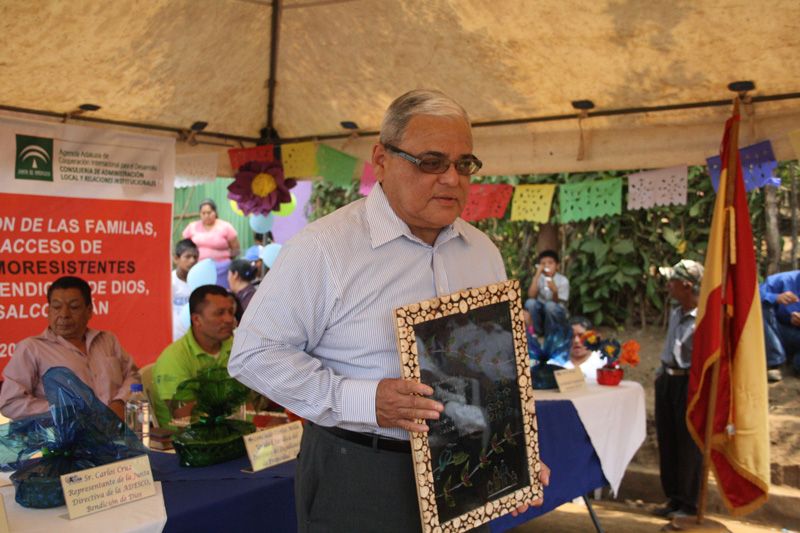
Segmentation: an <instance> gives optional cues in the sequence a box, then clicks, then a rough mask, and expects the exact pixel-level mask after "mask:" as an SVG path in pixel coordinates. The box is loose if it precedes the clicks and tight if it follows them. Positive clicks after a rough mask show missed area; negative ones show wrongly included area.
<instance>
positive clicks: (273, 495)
mask: <svg viewBox="0 0 800 533" xmlns="http://www.w3.org/2000/svg"><path fill="white" fill-rule="evenodd" d="M536 410H537V414H538V423H539V447H540V449H541V454H542V460H543V461H544V463H545V464H546V465H547V466H549V467H550V469H551V470H552V474H551V476H550V486H549V487H545V489H544V505H543V506H542V507H538V508H531V509H530V510H529V511H528V512H527V513H525V514H523V515H520V516H518V517H512V516H511V515H506V516H503V517H501V518H498V519H496V520H493V521H492V522H491V524H490V525H491V530H492V531H495V532H497V531H506V530H508V529H511V528H513V527H516V526H518V525H520V524H522V523H524V522H527V521H528V520H531V519H533V518H535V517H537V516H541V515H543V514H544V513H546V512H548V511H551V510H553V509H555V508H556V507H558V506H559V505H561V504H563V503H565V502H569V501H572V500H573V499H575V498H577V497H579V496H582V495H584V494H587V493H589V492H591V491H593V490H594V489H596V488H598V487H603V486H605V485H607V484H608V482H607V481H606V479H605V477H604V476H603V471H602V469H601V468H600V459H599V458H598V457H597V454H596V453H595V451H594V448H593V447H592V443H591V441H590V440H589V436H588V435H587V434H586V431H585V430H584V428H583V424H582V423H581V421H580V418H579V417H578V413H577V412H576V411H575V408H574V407H573V405H572V403H571V402H568V401H546V402H545V401H542V402H537V403H536ZM150 462H151V464H152V466H153V470H154V472H153V475H154V478H155V479H156V481H161V488H162V492H163V494H164V504H165V506H166V509H167V525H166V526H165V528H164V531H165V532H166V533H172V532H179V531H187V532H191V533H196V532H198V531H245V530H254V531H275V532H284V531H285V532H292V531H297V519H296V516H295V507H294V470H295V462H294V461H290V462H288V463H284V464H281V465H277V466H273V467H271V468H267V469H266V470H262V471H260V472H256V473H255V474H250V473H246V472H243V470H248V469H249V468H250V463H249V461H248V460H247V458H245V457H243V458H240V459H237V460H235V461H229V462H227V463H222V464H219V465H214V466H208V467H204V468H187V467H181V466H178V458H177V456H176V455H174V454H167V453H159V452H152V453H151V454H150Z"/></svg>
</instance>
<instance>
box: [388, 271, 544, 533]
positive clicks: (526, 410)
mask: <svg viewBox="0 0 800 533" xmlns="http://www.w3.org/2000/svg"><path fill="white" fill-rule="evenodd" d="M395 326H396V330H397V341H398V348H399V351H400V359H401V362H402V369H403V377H404V378H405V379H411V380H415V381H421V382H422V383H425V384H426V385H429V386H430V387H431V388H433V390H434V394H433V399H435V400H436V401H438V402H441V403H442V404H443V405H444V412H443V413H442V414H441V417H440V418H439V420H426V421H425V423H426V424H427V425H428V427H429V428H430V431H428V432H427V433H416V432H411V446H412V453H413V458H414V468H415V474H416V476H415V478H416V483H417V496H418V498H419V504H420V516H421V518H422V529H423V531H425V532H433V531H442V532H461V531H467V530H469V529H471V528H474V527H476V526H479V525H481V524H483V523H486V522H488V521H489V520H492V519H494V518H497V517H499V516H502V515H504V514H506V513H509V512H511V511H512V510H514V509H516V508H517V507H519V506H520V505H522V504H524V503H529V502H531V501H533V500H535V499H537V498H539V497H541V496H542V484H541V482H540V481H539V471H540V470H541V463H540V460H539V441H538V433H537V424H536V409H535V404H534V400H533V389H532V388H531V375H530V366H529V365H530V362H529V356H528V350H527V341H526V337H525V326H524V323H523V320H522V302H521V299H520V290H519V281H518V280H509V281H506V282H503V283H495V284H492V285H487V286H486V287H480V288H476V289H467V290H463V291H459V292H457V293H453V294H450V295H446V296H440V297H438V298H433V299H431V300H426V301H424V302H419V303H416V304H411V305H406V306H403V307H401V308H399V309H395Z"/></svg>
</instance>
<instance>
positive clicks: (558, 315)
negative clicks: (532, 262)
mask: <svg viewBox="0 0 800 533" xmlns="http://www.w3.org/2000/svg"><path fill="white" fill-rule="evenodd" d="M536 261H537V262H538V265H537V266H536V274H534V275H533V282H532V283H531V287H530V289H528V299H527V300H526V301H525V310H526V311H527V314H525V319H526V321H528V320H530V322H528V323H526V326H531V325H532V326H533V330H534V332H535V333H536V335H539V336H541V335H544V336H547V335H548V334H549V333H551V332H552V331H553V330H554V329H555V328H556V327H557V326H560V325H563V324H566V322H567V302H568V301H569V280H568V279H567V278H566V276H564V275H562V274H560V273H559V272H558V269H559V267H560V266H561V264H560V263H559V260H558V254H557V253H556V252H554V251H553V250H545V251H543V252H542V253H540V254H539V257H537V259H536Z"/></svg>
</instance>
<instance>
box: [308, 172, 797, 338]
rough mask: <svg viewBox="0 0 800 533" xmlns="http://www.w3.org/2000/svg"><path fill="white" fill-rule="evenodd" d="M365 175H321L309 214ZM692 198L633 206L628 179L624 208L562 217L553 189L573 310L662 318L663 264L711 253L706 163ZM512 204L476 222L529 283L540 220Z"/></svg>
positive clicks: (352, 192) (350, 195) (591, 175)
mask: <svg viewBox="0 0 800 533" xmlns="http://www.w3.org/2000/svg"><path fill="white" fill-rule="evenodd" d="M790 165H794V167H795V173H796V174H797V170H798V167H797V162H796V161H794V162H788V163H781V164H780V165H779V168H778V171H777V173H776V174H777V175H779V176H781V177H782V178H784V180H783V184H782V185H781V186H780V187H779V188H778V191H777V192H778V195H777V196H778V201H779V206H781V207H780V210H781V213H782V215H783V219H784V221H785V224H784V225H785V226H786V227H782V228H781V234H782V235H786V234H788V233H789V230H788V229H787V228H788V227H789V226H788V224H789V223H790V220H789V221H786V220H785V219H787V218H788V217H790V216H791V213H790V212H789V198H790V186H789V185H788V184H789V179H788V178H789V166H790ZM633 172H637V171H635V170H631V171H610V172H586V173H574V174H567V173H563V174H531V175H515V176H482V177H477V178H473V183H507V184H509V185H513V186H515V187H516V186H517V185H520V184H542V183H555V184H563V183H577V182H583V181H594V180H599V179H604V178H612V177H621V178H624V176H627V175H628V174H631V173H633ZM359 185H360V184H359V182H358V181H354V182H353V183H352V184H351V186H350V187H349V188H347V189H344V188H342V187H338V186H335V185H333V184H331V183H329V182H324V181H320V182H315V183H314V186H313V190H312V193H311V201H310V202H309V204H308V206H309V208H313V211H311V213H310V215H309V221H310V220H314V219H317V218H320V217H322V216H324V215H327V214H328V213H331V212H332V211H334V210H335V209H338V208H339V207H341V206H344V205H346V204H348V203H350V202H352V201H354V200H356V199H358V198H360V195H359V194H358V188H359ZM688 190H689V194H688V201H687V205H678V206H676V205H670V206H659V207H654V208H650V209H637V210H633V211H629V210H627V208H626V206H627V187H624V188H623V200H622V205H623V208H622V213H621V214H620V215H617V216H605V217H599V218H594V219H591V220H584V221H580V222H570V223H568V224H561V221H560V219H559V214H558V213H559V208H558V191H556V194H555V195H554V197H553V213H554V215H553V216H552V218H551V223H552V224H555V225H557V226H559V225H560V231H559V235H560V238H561V243H562V245H561V250H558V252H559V255H560V256H561V258H562V261H561V272H562V273H564V274H565V275H566V276H567V278H569V280H570V285H571V289H570V301H569V310H570V313H571V314H573V315H585V316H587V317H589V318H590V319H591V320H592V321H593V322H594V323H595V324H596V325H609V326H615V327H617V328H621V327H622V326H623V325H625V324H632V323H633V322H634V321H635V322H637V323H639V324H642V325H643V324H645V323H652V322H655V321H658V320H659V319H663V318H664V316H665V313H666V311H667V310H668V309H667V308H668V307H669V306H665V303H666V302H665V298H666V291H665V288H664V284H663V281H662V279H661V277H660V275H658V267H659V266H668V265H673V264H675V263H677V262H678V261H679V260H681V259H684V258H685V259H694V260H697V261H701V262H702V261H704V259H705V251H706V247H707V245H708V235H709V231H710V226H711V218H712V215H713V210H714V201H715V200H716V194H715V193H714V189H713V187H712V185H711V180H710V178H709V176H708V171H707V169H706V167H704V166H694V167H689V180H688ZM748 200H749V205H750V214H751V220H752V225H753V238H754V245H755V248H756V258H757V259H756V260H757V262H758V267H759V273H760V278H761V279H763V275H764V272H765V271H766V245H765V244H764V234H765V226H764V224H765V222H764V220H765V217H764V195H763V194H762V192H761V190H760V189H756V190H754V191H752V192H750V193H749V194H748ZM510 213H511V209H510V207H509V209H507V211H506V215H505V217H504V218H502V219H488V220H481V221H479V222H477V223H475V226H476V227H478V228H479V229H481V230H482V231H484V232H485V233H486V234H487V235H488V236H489V237H490V238H491V239H492V240H493V241H494V243H495V244H496V245H497V247H498V248H499V249H500V252H501V254H502V255H503V258H504V260H505V263H506V271H507V272H508V276H509V277H510V278H518V279H519V280H520V282H521V283H522V286H523V287H527V286H528V285H529V284H530V282H531V279H532V278H533V272H534V270H535V269H534V268H533V265H534V263H535V261H536V255H537V253H538V251H537V250H536V237H537V234H538V231H539V227H538V224H535V223H533V222H520V221H511V220H510Z"/></svg>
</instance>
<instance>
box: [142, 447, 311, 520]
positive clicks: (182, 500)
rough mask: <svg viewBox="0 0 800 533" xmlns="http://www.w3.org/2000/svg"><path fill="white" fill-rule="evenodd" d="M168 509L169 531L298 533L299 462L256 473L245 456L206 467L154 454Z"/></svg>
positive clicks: (153, 463) (168, 455) (152, 456)
mask: <svg viewBox="0 0 800 533" xmlns="http://www.w3.org/2000/svg"><path fill="white" fill-rule="evenodd" d="M150 464H151V465H152V467H153V470H154V472H153V476H154V478H155V480H156V481H161V489H162V492H163V494H164V506H165V507H166V509H167V524H166V526H165V527H164V532H165V533H174V532H180V531H186V532H191V533H197V532H199V531H297V517H296V513H295V508H294V469H295V461H290V462H288V463H283V464H280V465H276V466H273V467H271V468H267V469H265V470H261V471H260V472H256V473H254V474H251V473H248V472H243V470H249V469H250V461H248V459H247V458H246V457H242V458H240V459H236V460H234V461H228V462H227V463H221V464H218V465H214V466H206V467H203V468H188V467H181V466H179V465H178V456H177V455H175V454H170V453H159V452H151V453H150Z"/></svg>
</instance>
